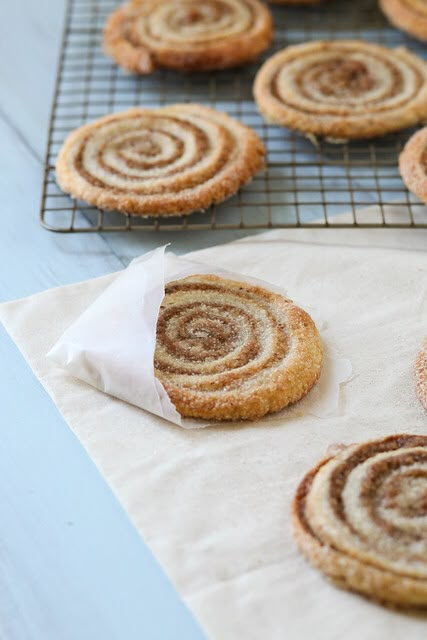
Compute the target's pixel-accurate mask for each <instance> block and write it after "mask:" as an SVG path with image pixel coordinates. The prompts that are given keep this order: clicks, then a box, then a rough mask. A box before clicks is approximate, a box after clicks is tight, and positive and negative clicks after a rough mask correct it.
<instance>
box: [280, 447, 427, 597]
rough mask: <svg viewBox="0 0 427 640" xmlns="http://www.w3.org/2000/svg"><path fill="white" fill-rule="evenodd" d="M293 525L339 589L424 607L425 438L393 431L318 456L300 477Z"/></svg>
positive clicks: (426, 545) (426, 583) (426, 546)
mask: <svg viewBox="0 0 427 640" xmlns="http://www.w3.org/2000/svg"><path fill="white" fill-rule="evenodd" d="M292 519H293V529H294V534H295V538H296V541H297V544H298V546H299V548H300V550H301V551H302V553H303V554H304V555H305V556H306V557H307V559H308V560H309V561H310V562H311V563H312V564H313V565H314V566H315V567H316V568H317V569H320V571H322V572H323V573H324V574H325V575H326V576H328V577H329V578H330V579H332V581H334V582H335V583H336V584H337V585H338V586H340V587H342V588H344V589H349V590H354V591H357V592H359V593H362V594H363V595H365V596H368V597H370V598H372V599H375V600H377V601H380V602H382V603H385V604H390V605H397V606H402V607H403V606H407V607H426V606H427V436H416V435H394V436H389V437H386V438H383V439H381V440H374V441H370V442H366V443H363V444H359V445H351V446H349V447H344V448H342V450H341V451H339V452H338V453H336V454H335V455H332V456H331V457H328V458H326V459H324V460H322V461H321V462H320V463H319V464H318V465H317V466H316V467H315V468H314V469H312V470H311V471H310V472H309V473H308V474H307V475H306V476H305V478H304V480H303V481H302V482H301V484H300V486H299V488H298V491H297V494H296V497H295V500H294V503H293V512H292Z"/></svg>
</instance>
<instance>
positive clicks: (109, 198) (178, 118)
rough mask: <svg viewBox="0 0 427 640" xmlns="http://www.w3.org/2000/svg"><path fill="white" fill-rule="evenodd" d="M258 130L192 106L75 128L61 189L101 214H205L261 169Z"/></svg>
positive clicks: (62, 161)
mask: <svg viewBox="0 0 427 640" xmlns="http://www.w3.org/2000/svg"><path fill="white" fill-rule="evenodd" d="M264 156H265V149H264V145H263V144H262V142H261V140H260V139H259V138H258V136H257V135H256V133H255V132H254V131H252V130H251V129H250V128H248V127H246V126H244V125H243V124H241V123H240V122H237V121H236V120H234V119H233V118H230V117H229V116H227V115H226V114H225V113H221V112H219V111H215V110H213V109H209V108H207V107H202V106H200V105H195V104H184V105H173V106H168V107H161V108H158V109H142V108H135V109H130V110H129V111H125V112H122V113H115V114H111V115H108V116H105V117H103V118H100V119H98V120H95V121H94V122H91V123H90V124H87V125H85V126H83V127H80V128H79V129H76V130H75V131H73V132H72V133H71V134H70V135H69V137H68V138H67V139H66V141H65V142H64V144H63V146H62V149H61V150H60V153H59V155H58V159H57V162H56V177H57V181H58V184H59V186H60V187H61V188H62V189H63V191H65V192H66V193H69V194H71V195H72V196H73V197H74V198H79V199H81V200H83V201H85V202H87V203H89V204H91V205H94V206H96V207H99V208H100V209H107V210H117V211H120V212H122V213H128V214H134V215H139V216H176V215H184V214H188V213H192V212H194V211H200V210H203V209H206V208H208V207H209V206H210V205H212V204H214V203H218V202H222V201H223V200H225V199H226V198H228V197H230V196H231V195H233V194H234V193H236V191H237V190H238V189H239V188H240V187H241V186H242V185H243V184H245V183H246V182H248V181H249V180H251V178H252V177H253V176H254V174H255V173H256V172H257V171H259V170H260V169H262V168H263V166H264Z"/></svg>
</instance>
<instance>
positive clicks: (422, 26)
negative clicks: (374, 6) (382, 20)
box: [380, 0, 427, 40]
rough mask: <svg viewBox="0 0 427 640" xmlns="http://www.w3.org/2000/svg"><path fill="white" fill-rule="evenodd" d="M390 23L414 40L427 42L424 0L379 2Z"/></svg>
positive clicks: (426, 12) (384, 0) (426, 13)
mask: <svg viewBox="0 0 427 640" xmlns="http://www.w3.org/2000/svg"><path fill="white" fill-rule="evenodd" d="M380 7H381V9H382V10H383V12H384V14H385V15H386V16H387V18H388V19H389V20H390V22H391V23H392V24H393V25H394V26H395V27H397V28H398V29H402V31H406V33H409V34H410V35H411V36H414V38H418V39H419V40H427V4H426V2H425V0H380Z"/></svg>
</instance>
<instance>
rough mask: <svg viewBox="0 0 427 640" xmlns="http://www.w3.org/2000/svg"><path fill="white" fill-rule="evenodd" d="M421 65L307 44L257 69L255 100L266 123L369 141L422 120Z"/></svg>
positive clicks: (352, 44) (357, 47)
mask: <svg viewBox="0 0 427 640" xmlns="http://www.w3.org/2000/svg"><path fill="white" fill-rule="evenodd" d="M426 80H427V64H426V63H425V62H424V61H423V60H421V59H419V58H417V57H416V56H414V55H412V54H411V53H409V51H406V49H403V48H400V49H387V48H386V47H382V46H380V45H375V44H368V43H367V42H362V41H357V40H354V41H350V40H342V41H334V42H324V41H319V42H309V43H306V44H301V45H297V46H293V47H288V48H287V49H284V50H282V51H279V53H277V54H276V55H274V56H273V57H272V58H270V59H269V60H267V62H266V63H265V64H264V65H263V66H262V67H261V69H260V71H259V72H258V75H257V77H256V80H255V86H254V93H255V99H256V102H257V104H258V108H259V110H260V111H261V113H262V114H263V115H264V117H265V118H266V119H267V121H268V122H271V123H276V124H280V125H283V126H286V127H289V128H291V129H296V130H297V131H302V132H304V133H307V134H311V135H319V136H327V137H330V138H335V139H350V138H370V137H373V136H378V135H382V134H385V133H387V132H391V131H395V130H398V129H402V128H404V127H407V126H410V125H413V124H416V123H417V122H420V121H422V120H423V119H424V118H426V117H427V82H426Z"/></svg>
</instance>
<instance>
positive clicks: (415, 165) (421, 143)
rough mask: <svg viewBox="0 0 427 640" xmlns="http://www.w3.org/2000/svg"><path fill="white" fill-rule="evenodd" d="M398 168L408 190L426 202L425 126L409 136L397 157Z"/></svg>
mask: <svg viewBox="0 0 427 640" xmlns="http://www.w3.org/2000/svg"><path fill="white" fill-rule="evenodd" d="M399 169H400V174H401V176H402V180H403V182H404V183H405V185H406V186H407V187H408V189H409V191H412V193H414V194H415V195H416V196H418V198H419V199H420V200H422V201H423V202H426V203H427V127H424V128H423V129H420V130H419V131H417V132H416V133H415V134H414V135H413V136H412V137H411V138H409V140H408V142H407V143H406V145H405V148H404V149H403V151H402V153H401V154H400V157H399Z"/></svg>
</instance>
